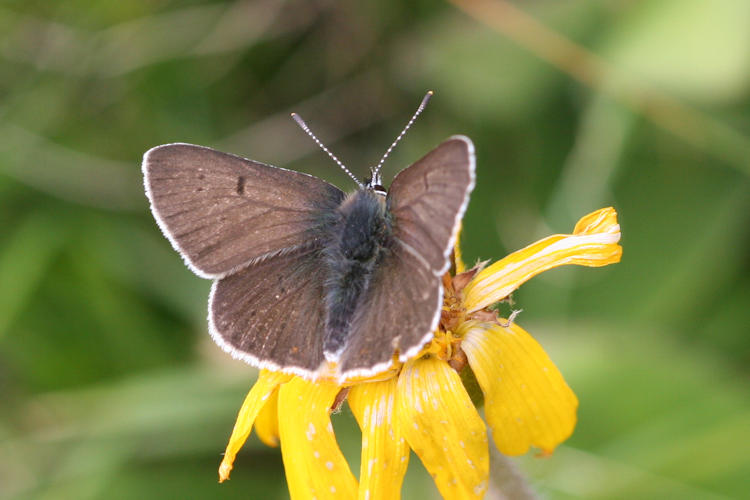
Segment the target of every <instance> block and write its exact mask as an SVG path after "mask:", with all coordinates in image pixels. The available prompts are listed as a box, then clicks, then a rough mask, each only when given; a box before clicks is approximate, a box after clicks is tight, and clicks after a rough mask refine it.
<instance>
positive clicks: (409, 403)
mask: <svg viewBox="0 0 750 500" xmlns="http://www.w3.org/2000/svg"><path fill="white" fill-rule="evenodd" d="M396 406H397V409H398V417H399V418H400V419H401V428H402V430H403V433H404V436H405V437H406V441H407V442H408V443H409V445H410V446H411V447H412V449H413V450H414V452H415V453H416V454H417V455H418V456H419V458H420V459H421V460H422V463H423V464H424V466H425V468H426V469H427V471H428V472H429V473H430V474H431V475H432V477H433V478H434V479H435V484H436V485H437V487H438V490H440V493H441V494H442V495H443V497H444V498H482V497H483V496H484V493H485V492H486V490H487V478H488V475H489V450H488V448H487V429H486V427H485V425H484V422H483V421H482V419H481V418H480V417H479V414H478V413H477V411H476V409H475V408H474V405H473V404H472V403H471V398H470V397H469V395H468V394H467V393H466V390H465V389H464V387H463V385H462V384H461V378H460V377H459V376H458V374H457V373H456V372H455V370H453V369H452V368H451V367H450V366H449V365H448V363H446V362H444V361H440V360H438V359H435V358H422V359H417V360H414V361H408V362H407V363H406V364H405V365H404V368H403V370H402V372H401V375H400V376H399V378H398V392H397V395H396Z"/></svg>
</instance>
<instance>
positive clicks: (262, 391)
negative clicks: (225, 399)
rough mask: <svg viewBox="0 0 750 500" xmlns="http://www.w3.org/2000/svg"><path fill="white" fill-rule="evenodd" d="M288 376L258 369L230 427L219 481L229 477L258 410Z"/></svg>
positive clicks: (289, 376)
mask: <svg viewBox="0 0 750 500" xmlns="http://www.w3.org/2000/svg"><path fill="white" fill-rule="evenodd" d="M290 378H291V375H286V374H284V373H279V372H271V371H268V370H261V371H260V374H259V375H258V380H257V381H256V382H255V385H253V388H252V389H250V392H249V393H248V394H247V397H246V398H245V401H244V402H243V403H242V407H241V408H240V412H239V414H238V415H237V421H236V422H235V424H234V429H232V435H231V437H230V438H229V443H228V444H227V449H226V450H225V451H224V459H223V460H222V461H221V465H219V482H223V481H225V480H227V479H229V473H230V472H231V471H232V464H233V463H234V457H236V456H237V452H238V451H240V448H242V445H243V444H245V440H247V437H248V436H249V435H250V431H251V430H252V428H253V423H254V422H255V419H256V417H257V416H258V412H260V410H261V408H262V407H263V406H264V405H265V404H266V402H267V401H268V399H269V398H270V397H271V394H273V392H274V391H275V390H276V388H277V387H278V386H279V384H283V383H284V382H286V381H287V380H289V379H290Z"/></svg>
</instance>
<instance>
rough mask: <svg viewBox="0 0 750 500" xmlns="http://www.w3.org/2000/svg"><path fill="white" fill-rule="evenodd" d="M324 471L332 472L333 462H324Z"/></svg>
mask: <svg viewBox="0 0 750 500" xmlns="http://www.w3.org/2000/svg"><path fill="white" fill-rule="evenodd" d="M326 469H328V470H333V462H331V461H330V460H329V461H328V462H326Z"/></svg>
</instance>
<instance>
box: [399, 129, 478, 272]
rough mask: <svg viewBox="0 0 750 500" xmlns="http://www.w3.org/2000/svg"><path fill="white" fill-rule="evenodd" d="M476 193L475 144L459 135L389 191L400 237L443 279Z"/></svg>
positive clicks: (401, 175) (405, 172) (408, 170)
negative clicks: (473, 192)
mask: <svg viewBox="0 0 750 500" xmlns="http://www.w3.org/2000/svg"><path fill="white" fill-rule="evenodd" d="M473 188H474V145H473V144H472V142H471V141H470V140H469V139H468V138H467V137H463V136H454V137H451V138H450V139H448V140H447V141H445V142H443V143H442V144H440V145H439V146H438V147H436V148H435V149H433V150H432V151H431V152H429V153H428V154H427V155H425V156H424V157H423V158H422V159H421V160H419V161H417V162H416V163H414V164H413V165H411V166H410V167H408V168H406V169H404V170H402V171H401V172H400V173H399V174H398V175H397V176H396V177H395V178H394V179H393V183H392V184H391V187H390V189H389V190H388V201H389V206H390V210H391V213H392V216H393V228H394V235H395V237H396V238H397V239H398V240H399V241H400V242H401V243H403V244H404V245H405V246H406V247H407V248H409V249H413V250H414V251H415V252H416V254H418V255H419V256H420V257H422V258H423V259H424V260H425V261H426V262H427V264H428V265H429V266H430V268H431V269H432V270H433V271H434V272H435V273H437V275H440V274H442V273H443V272H445V271H446V270H447V269H448V256H449V254H450V251H451V247H452V245H453V240H454V238H455V233H456V232H457V230H458V224H459V222H460V220H461V217H462V216H463V213H464V211H465V210H466V205H467V204H468V200H469V194H470V193H471V190H472V189H473Z"/></svg>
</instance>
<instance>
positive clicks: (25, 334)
mask: <svg viewBox="0 0 750 500" xmlns="http://www.w3.org/2000/svg"><path fill="white" fill-rule="evenodd" d="M519 7H520V9H522V10H518V8H519ZM482 9H484V11H483V10H482ZM493 9H494V10H493ZM498 9H499V10H498ZM485 11H486V12H485ZM748 26H750V3H748V2H746V1H744V0H714V1H712V2H706V1H701V0H641V1H638V2H633V1H631V0H607V1H600V0H569V1H566V2H559V1H557V0H533V1H526V2H519V3H518V5H517V6H516V8H513V4H509V3H506V2H504V1H494V2H493V1H491V0H490V1H484V0H483V1H469V0H454V3H453V4H435V3H433V2H428V1H417V2H377V1H367V2H334V1H329V0H317V1H314V2H307V1H303V0H283V1H277V0H253V1H241V0H237V1H205V0H203V1H199V0H191V1H183V2H178V1H170V0H160V1H145V0H137V1H130V2H93V1H90V0H73V1H67V2H47V1H30V0H24V1H18V0H8V1H5V2H3V3H2V5H1V6H0V61H1V63H0V96H1V97H0V117H1V119H0V207H1V208H0V227H1V228H2V230H0V396H1V400H2V403H0V405H1V408H2V411H0V497H2V498H9V499H11V498H12V499H27V498H39V499H58V498H76V499H86V498H114V499H131V498H247V497H252V498H284V497H286V495H287V490H286V486H285V483H284V480H283V467H282V463H281V458H280V455H279V453H278V450H273V449H268V448H265V447H263V446H261V445H260V444H259V442H258V441H257V440H256V439H254V438H253V439H251V440H250V442H248V445H247V446H246V449H245V450H244V451H243V453H242V454H241V455H240V457H239V459H238V462H237V464H236V468H235V471H234V473H233V476H232V481H231V482H229V483H228V484H223V485H221V486H219V485H217V484H216V467H217V465H218V462H219V457H220V452H221V451H222V450H223V448H224V445H225V442H226V439H227V437H228V435H229V431H230V430H231V426H232V424H233V420H234V417H235V414H236V411H237V409H238V408H239V405H240V403H241V401H242V399H243V396H244V393H245V391H247V390H248V389H249V387H250V385H251V383H252V381H253V379H254V376H255V372H254V371H253V370H252V369H251V368H249V367H247V366H246V365H244V364H242V363H240V362H237V361H234V360H232V359H230V358H229V357H228V356H226V355H224V354H223V353H222V352H221V351H220V349H218V348H217V347H215V346H214V345H213V344H212V343H211V342H210V340H209V337H208V335H207V334H206V324H205V300H206V294H207V290H208V286H209V284H208V282H205V281H203V280H200V279H198V278H196V277H195V276H193V275H192V274H191V273H190V272H189V271H188V270H187V269H186V268H184V266H183V264H182V262H181V259H180V258H179V257H178V256H177V255H176V254H175V253H174V251H173V250H172V249H171V247H170V246H169V243H168V242H167V241H166V240H165V239H164V238H163V237H162V235H161V234H160V232H159V230H158V228H157V227H156V224H155V223H154V221H153V219H152V218H151V215H150V213H149V212H148V207H147V202H146V199H145V197H144V195H143V190H142V185H141V182H142V181H141V174H140V157H141V155H142V153H143V152H144V151H146V150H147V149H149V148H150V147H152V146H154V145H157V144H162V143H166V142H175V141H181V142H192V143H197V144H204V145H208V146H212V147H215V148H218V149H223V150H226V151H230V152H233V153H237V154H240V155H243V156H248V157H251V158H254V159H257V160H260V161H264V162H267V163H271V164H274V165H279V166H285V167H289V168H295V169H299V170H303V171H305V172H309V173H312V174H315V175H318V176H321V177H323V178H325V179H328V180H330V181H332V182H334V183H336V184H338V185H339V186H347V187H352V186H351V182H350V181H349V180H348V179H347V178H346V177H345V176H344V174H343V173H342V172H340V171H339V170H338V169H337V168H335V167H334V166H333V165H332V163H331V162H330V161H329V159H328V158H326V156H325V155H324V154H322V153H321V152H320V151H319V150H318V149H317V148H316V146H315V145H314V144H313V143H312V142H311V141H310V140H309V139H308V138H307V137H306V136H305V135H304V134H303V133H302V132H301V131H300V130H299V129H298V128H297V126H296V125H295V124H294V122H293V121H292V120H290V119H289V112H290V111H296V112H298V113H300V114H301V115H302V116H303V117H304V118H305V119H306V120H307V122H308V123H309V124H310V126H311V127H312V128H313V130H315V132H316V134H317V135H318V136H319V137H321V139H322V140H323V141H324V142H326V143H327V144H328V146H329V147H331V149H332V150H334V151H335V152H336V154H337V155H338V156H339V157H340V158H341V159H342V160H343V161H344V162H345V163H347V164H348V165H349V167H350V168H352V169H353V170H354V171H355V172H358V173H359V174H360V175H364V173H365V172H366V167H367V166H368V165H370V164H372V162H374V161H377V159H378V158H379V157H380V155H381V154H382V152H383V151H384V150H385V148H386V147H387V146H388V144H390V142H391V140H392V139H393V137H394V136H395V135H396V134H397V133H398V131H399V130H400V128H401V126H402V125H403V124H404V122H405V121H406V120H407V119H408V117H409V115H410V114H411V113H412V112H413V110H414V108H415V106H416V105H417V103H418V102H419V99H420V98H421V96H422V95H423V93H424V92H425V91H426V90H427V89H434V90H435V92H436V94H435V97H434V99H433V100H432V102H431V104H430V106H429V107H428V109H427V111H426V112H425V114H424V115H423V117H422V118H420V120H419V121H418V122H417V124H416V125H415V126H414V128H413V129H412V130H411V131H410V132H409V135H408V136H407V138H406V140H405V141H403V143H402V144H401V145H400V146H399V148H397V150H396V151H395V152H394V154H393V156H392V158H391V159H390V160H389V161H388V162H387V164H386V167H385V173H384V174H385V175H384V178H386V179H388V178H390V177H391V176H392V175H393V174H394V173H395V172H396V171H398V170H399V169H400V168H401V167H402V166H404V165H407V164H408V163H410V162H412V161H414V160H415V159H416V158H418V157H419V156H420V155H421V154H423V153H424V152H426V151H427V150H429V149H430V148H431V147H433V146H434V145H435V144H437V143H438V142H440V141H441V140H442V139H444V138H445V137H447V136H449V135H452V134H456V133H463V134H467V135H469V136H470V137H472V139H473V140H474V143H475V145H476V148H477V158H478V186H477V188H476V190H475V192H474V195H473V198H472V202H471V205H470V207H469V212H468V214H467V217H466V220H465V237H464V241H465V246H466V249H465V253H466V256H467V257H468V258H469V259H474V258H497V257H500V256H502V255H503V254H505V253H506V252H509V251H512V250H514V249H517V248H519V247H521V246H524V245H526V244H528V243H529V242H531V241H533V240H534V239H535V238H537V237H540V236H544V235H546V234H549V233H554V232H568V231H570V230H571V229H572V226H573V224H574V222H575V220H576V219H577V218H578V217H580V216H581V215H583V214H585V213H588V212H589V211H592V210H594V209H596V208H599V207H601V206H606V205H610V204H611V205H614V206H615V207H616V208H617V209H618V211H619V213H620V220H621V225H622V231H623V241H622V244H623V247H624V257H623V261H622V263H621V264H618V265H616V266H610V267H608V268H604V269H596V270H592V269H559V270H556V271H552V272H549V273H545V274H544V275H543V276H540V277H538V278H535V279H534V280H532V281H531V282H530V283H529V284H527V285H526V286H524V287H523V288H522V289H521V290H520V291H519V292H518V293H517V294H516V297H515V298H516V301H517V303H518V304H519V305H520V307H523V309H524V313H523V314H522V316H521V317H520V319H519V322H520V323H521V324H523V325H524V326H525V327H526V328H528V329H529V330H530V331H531V332H532V333H534V334H536V335H537V338H538V339H539V340H540V342H541V343H542V344H543V345H544V346H545V348H546V349H547V350H548V352H549V354H550V356H551V357H552V358H553V359H554V360H555V361H556V362H557V363H558V365H559V366H560V368H561V370H562V372H563V374H565V375H566V377H567V379H568V381H569V383H570V385H571V386H572V387H573V388H574V390H575V391H576V392H577V394H578V396H579V398H580V400H581V408H580V422H579V425H578V428H577V430H576V433H575V434H574V436H573V437H572V438H571V439H570V440H569V441H568V442H567V443H566V444H565V445H564V446H562V447H561V448H560V449H559V450H558V451H557V452H556V453H555V454H554V455H553V456H552V457H550V458H546V459H541V458H536V457H533V456H528V457H524V458H523V459H521V460H520V461H519V464H520V466H521V467H522V468H523V469H524V470H525V471H526V472H527V473H528V474H529V475H530V476H531V477H532V481H533V483H534V486H535V488H537V490H538V491H540V492H541V493H542V494H543V495H545V496H546V497H549V498H560V499H567V498H597V499H605V498H706V499H709V498H711V499H718V498H740V497H743V496H744V495H746V494H747V478H748V476H750V459H748V458H747V454H746V453H745V451H744V447H745V444H746V443H747V442H748V441H750V427H749V426H748V422H750V401H749V400H748V393H749V389H750V382H749V381H748V374H749V371H748V366H749V364H748V363H749V362H750V339H749V337H748V333H749V331H748V330H749V328H748V326H749V325H750V308H749V307H748V303H750V273H749V272H748V271H749V267H750V259H748V255H750V252H749V251H748V249H749V247H750V189H749V187H750V182H749V180H748V174H750V57H748V53H749V52H748V47H750V30H748V29H747V27H748ZM335 420H336V422H335V425H336V426H337V433H338V435H339V436H340V441H341V446H342V448H343V449H344V450H345V451H346V452H347V454H348V456H350V457H351V465H352V468H353V470H358V469H357V467H358V460H359V458H358V453H357V447H358V443H357V441H358V439H359V436H358V431H357V430H356V425H355V424H354V423H353V419H352V418H351V416H350V415H347V412H346V411H344V413H342V414H341V415H340V416H338V417H337V418H336V419H335ZM425 492H428V494H432V495H434V494H435V491H434V487H433V486H432V485H431V484H430V480H429V477H427V476H426V473H425V472H424V471H423V470H422V469H420V466H419V464H418V460H416V459H415V460H413V461H412V467H411V468H410V472H409V476H408V477H407V480H406V484H405V487H404V496H405V498H417V497H419V496H420V495H424V494H425Z"/></svg>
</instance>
